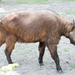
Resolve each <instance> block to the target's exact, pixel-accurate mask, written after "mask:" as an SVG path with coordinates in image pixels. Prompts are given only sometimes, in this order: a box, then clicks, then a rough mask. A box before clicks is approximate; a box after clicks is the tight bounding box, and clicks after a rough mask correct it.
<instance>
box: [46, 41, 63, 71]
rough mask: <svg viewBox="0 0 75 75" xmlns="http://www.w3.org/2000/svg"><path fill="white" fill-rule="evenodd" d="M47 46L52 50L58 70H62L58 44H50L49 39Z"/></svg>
mask: <svg viewBox="0 0 75 75" xmlns="http://www.w3.org/2000/svg"><path fill="white" fill-rule="evenodd" d="M47 47H48V49H49V51H50V54H51V57H52V58H53V60H54V61H55V63H56V69H57V71H58V72H62V68H61V67H60V61H59V57H58V54H57V45H56V44H49V41H48V43H47Z"/></svg>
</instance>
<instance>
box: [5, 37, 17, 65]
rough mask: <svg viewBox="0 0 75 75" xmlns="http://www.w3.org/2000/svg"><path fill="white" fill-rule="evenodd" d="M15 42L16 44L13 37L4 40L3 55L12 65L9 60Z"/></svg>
mask: <svg viewBox="0 0 75 75" xmlns="http://www.w3.org/2000/svg"><path fill="white" fill-rule="evenodd" d="M15 42H16V39H15V38H14V37H9V38H7V40H6V49H5V55H6V58H7V61H8V63H9V64H12V63H13V62H12V60H11V53H12V50H13V49H14V45H15Z"/></svg>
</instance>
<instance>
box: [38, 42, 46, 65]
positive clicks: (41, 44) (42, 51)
mask: <svg viewBox="0 0 75 75" xmlns="http://www.w3.org/2000/svg"><path fill="white" fill-rule="evenodd" d="M44 52H45V43H44V42H40V43H39V63H40V65H43V55H44Z"/></svg>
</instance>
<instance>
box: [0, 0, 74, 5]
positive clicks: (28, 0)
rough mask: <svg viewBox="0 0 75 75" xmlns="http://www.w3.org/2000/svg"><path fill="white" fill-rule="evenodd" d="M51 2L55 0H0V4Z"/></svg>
mask: <svg viewBox="0 0 75 75" xmlns="http://www.w3.org/2000/svg"><path fill="white" fill-rule="evenodd" d="M57 1H65V2H66V1H75V0H57ZM53 2H56V0H53V1H49V0H14V1H13V0H2V1H0V4H8V5H12V4H51V3H53Z"/></svg>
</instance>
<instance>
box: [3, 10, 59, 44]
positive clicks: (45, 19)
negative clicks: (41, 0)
mask: <svg viewBox="0 0 75 75" xmlns="http://www.w3.org/2000/svg"><path fill="white" fill-rule="evenodd" d="M59 20H60V18H59V15H57V14H56V13H54V12H52V11H45V10H43V11H22V12H14V13H11V14H8V15H6V16H4V17H3V18H2V26H3V27H4V28H5V29H6V31H7V32H8V33H9V34H11V35H13V36H15V37H17V38H18V40H22V41H24V42H27V43H28V42H38V41H42V42H43V41H45V40H46V38H47V37H49V36H52V35H53V36H54V37H55V36H56V37H57V38H59V35H60V34H59V33H58V32H59V29H60V28H59Z"/></svg>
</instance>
